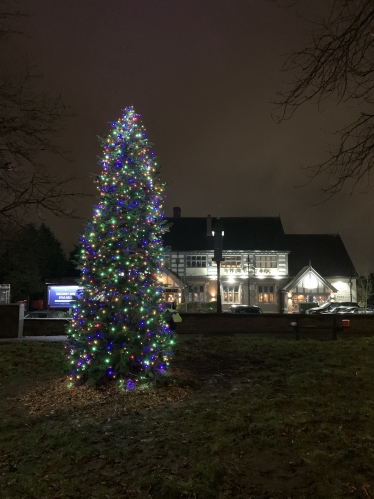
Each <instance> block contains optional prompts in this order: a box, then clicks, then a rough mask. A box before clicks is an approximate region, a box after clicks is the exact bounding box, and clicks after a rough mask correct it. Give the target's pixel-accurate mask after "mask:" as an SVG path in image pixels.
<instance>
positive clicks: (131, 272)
mask: <svg viewBox="0 0 374 499" xmlns="http://www.w3.org/2000/svg"><path fill="white" fill-rule="evenodd" d="M151 146H152V144H151V143H150V142H149V141H148V139H147V137H146V132H145V128H144V126H143V124H142V123H141V120H140V115H138V114H136V113H135V111H134V109H133V107H128V108H126V109H125V111H124V113H123V115H122V117H121V118H120V119H119V120H118V121H117V122H115V123H112V130H111V133H110V134H109V136H108V138H107V139H106V140H105V142H104V151H103V158H102V161H101V165H102V172H101V174H100V175H99V176H98V177H97V180H96V181H97V184H98V185H97V187H98V191H99V196H98V198H99V202H98V204H97V206H95V207H94V210H93V218H92V220H91V221H90V222H89V223H88V224H87V226H86V228H85V232H84V236H83V237H82V238H81V243H82V245H81V253H80V257H79V268H80V269H81V278H80V283H79V284H80V287H81V288H82V291H81V293H80V294H79V297H77V299H76V300H75V308H74V316H73V320H72V321H71V323H70V324H69V327H68V329H67V334H68V339H69V342H68V345H67V347H66V348H67V361H68V363H69V366H70V376H69V379H70V383H71V384H74V383H79V382H88V383H89V384H90V385H95V386H97V385H99V384H101V383H103V382H107V381H110V380H114V379H115V380H117V381H118V383H119V384H120V385H121V386H125V387H127V388H128V389H130V388H133V387H134V386H135V385H136V384H137V383H139V382H142V381H144V380H147V379H149V378H150V377H153V376H155V375H156V374H157V373H160V372H164V371H165V370H166V369H167V367H168V365H169V361H170V359H171V346H172V344H173V339H172V333H171V331H170V329H169V328H168V326H167V324H166V323H165V321H164V320H163V317H162V306H161V302H162V288H161V286H160V281H161V266H162V264H163V247H162V235H163V233H164V232H165V221H164V215H163V211H162V208H163V206H162V203H163V199H164V187H165V186H164V184H163V183H162V182H161V180H160V170H159V167H158V165H157V161H156V158H155V156H154V153H153V152H152V151H151Z"/></svg>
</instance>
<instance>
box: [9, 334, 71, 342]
mask: <svg viewBox="0 0 374 499" xmlns="http://www.w3.org/2000/svg"><path fill="white" fill-rule="evenodd" d="M66 339H67V337H66V336H63V335H61V336H21V337H20V338H1V339H0V343H10V342H17V341H66Z"/></svg>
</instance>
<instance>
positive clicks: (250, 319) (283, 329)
mask: <svg viewBox="0 0 374 499" xmlns="http://www.w3.org/2000/svg"><path fill="white" fill-rule="evenodd" d="M0 311H1V308H0ZM5 315H6V314H5ZM5 315H4V317H3V318H1V315H0V324H2V327H1V328H0V331H3V330H4V331H8V330H9V331H10V329H8V328H7V327H6V326H5V319H6V316H5ZM181 316H182V322H179V323H178V325H177V333H178V334H181V335H188V334H203V335H210V334H252V335H254V336H271V337H276V338H294V337H295V334H294V332H293V329H292V327H290V324H291V322H295V321H298V322H299V323H300V326H301V330H300V338H331V336H332V328H333V323H334V319H335V320H336V321H337V324H340V323H341V320H342V319H349V321H350V327H349V328H344V329H343V331H341V332H339V333H338V337H341V338H348V337H351V336H355V335H356V336H358V335H360V336H365V335H367V336H372V335H374V314H373V315H371V314H367V315H354V314H347V315H340V314H339V315H329V314H324V315H304V314H292V315H287V314H258V315H257V314H253V315H251V314H205V313H196V314H181ZM68 322H69V321H68V320H67V319H25V320H24V326H23V335H24V336H59V335H64V334H65V326H66V324H68ZM3 325H4V328H3ZM303 326H315V327H316V329H304V330H303ZM326 328H327V329H326ZM12 331H13V335H14V336H1V335H0V337H3V338H4V337H5V338H12V337H17V333H16V332H15V330H12Z"/></svg>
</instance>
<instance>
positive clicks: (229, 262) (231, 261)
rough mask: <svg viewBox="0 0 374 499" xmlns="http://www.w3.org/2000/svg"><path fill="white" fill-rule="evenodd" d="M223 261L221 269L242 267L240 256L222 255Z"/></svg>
mask: <svg viewBox="0 0 374 499" xmlns="http://www.w3.org/2000/svg"><path fill="white" fill-rule="evenodd" d="M224 258H225V260H224V261H223V262H222V263H221V267H223V268H225V269H238V268H241V266H242V257H241V256H240V255H224Z"/></svg>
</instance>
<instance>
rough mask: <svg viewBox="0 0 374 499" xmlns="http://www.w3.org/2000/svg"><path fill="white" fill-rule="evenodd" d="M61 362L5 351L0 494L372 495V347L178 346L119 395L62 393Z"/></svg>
mask: <svg viewBox="0 0 374 499" xmlns="http://www.w3.org/2000/svg"><path fill="white" fill-rule="evenodd" d="M62 362H63V346H62V344H60V343H55V344H53V343H44V342H43V343H37V342H32V343H31V342H29V343H26V342H23V343H2V344H0V400H1V427H0V497H1V499H6V498H9V499H31V498H35V499H57V498H64V499H65V498H76V499H106V498H108V499H120V498H121V499H122V498H132V499H138V498H144V499H158V498H167V499H174V498H182V499H208V498H209V499H218V498H219V499H226V498H238V499H239V498H242V499H249V498H251V499H260V498H261V499H265V498H267V499H271V498H273V499H281V498H282V499H288V498H291V499H303V498H313V499H318V498H323V499H339V498H345V497H347V498H374V400H373V386H374V385H373V381H374V338H358V339H356V340H349V341H348V340H347V341H342V340H339V341H335V342H334V341H301V342H296V341H295V342H294V341H281V340H259V339H252V338H233V337H211V338H207V339H185V338H179V339H178V341H177V347H176V349H175V358H174V361H173V369H172V370H171V375H170V377H168V378H165V379H164V382H163V383H160V386H158V387H156V388H151V389H150V388H148V389H142V390H137V391H136V392H131V393H125V394H121V393H118V392H117V390H111V391H110V392H109V393H107V392H98V391H95V390H91V389H87V388H73V389H70V390H69V389H67V383H66V380H65V378H63V377H62V375H61V370H60V369H61V365H62Z"/></svg>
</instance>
